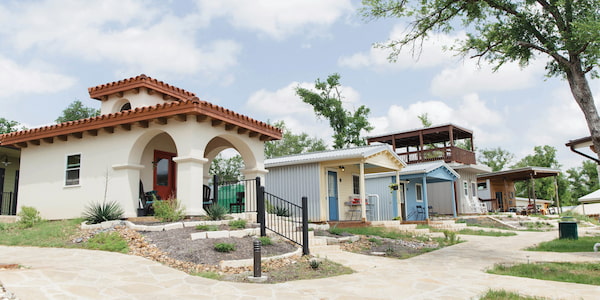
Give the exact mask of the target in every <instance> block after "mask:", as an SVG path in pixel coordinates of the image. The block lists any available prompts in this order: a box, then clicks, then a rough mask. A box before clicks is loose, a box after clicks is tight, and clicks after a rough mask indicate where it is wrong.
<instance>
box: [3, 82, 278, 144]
mask: <svg viewBox="0 0 600 300" xmlns="http://www.w3.org/2000/svg"><path fill="white" fill-rule="evenodd" d="M132 82H135V83H136V84H137V85H138V86H147V85H148V84H152V86H153V87H152V88H156V86H158V85H160V86H162V87H163V90H169V91H170V92H169V95H171V96H173V95H174V94H177V95H179V97H178V99H181V98H182V97H183V96H190V99H185V100H184V99H181V101H172V102H166V103H163V104H158V105H154V106H146V107H138V108H135V109H132V110H128V111H123V112H118V113H112V114H106V115H100V116H97V117H93V118H87V119H81V120H77V121H70V122H65V123H61V124H56V125H50V126H44V127H40V128H34V129H29V130H24V131H17V132H11V133H7V134H3V135H0V144H1V145H3V146H10V145H12V146H17V147H27V142H31V143H33V144H35V145H39V144H40V140H42V139H43V140H46V141H49V142H52V141H53V138H55V137H58V138H61V139H63V140H65V139H66V136H68V135H71V134H72V135H76V136H78V137H79V138H81V136H82V134H83V132H90V133H96V134H97V130H98V129H103V128H105V129H113V130H114V127H117V126H122V127H123V128H130V126H131V125H133V124H140V125H141V126H144V127H147V126H148V124H149V122H150V121H153V120H158V121H161V122H162V123H164V122H167V119H168V118H170V117H177V118H178V119H179V120H187V121H189V117H190V116H195V120H194V122H196V121H197V122H212V126H218V125H220V124H219V123H224V124H225V129H226V130H234V129H237V132H238V134H248V135H249V136H250V137H255V136H256V137H258V138H260V139H261V140H264V141H266V140H278V139H281V130H280V129H278V128H276V127H274V126H271V125H269V124H266V123H264V122H260V121H257V120H254V119H252V118H250V117H248V116H245V115H241V114H238V113H236V112H233V111H231V110H229V109H226V108H223V107H220V106H217V105H214V104H212V103H209V102H206V101H202V100H200V99H198V98H197V97H195V96H193V95H194V94H192V93H189V92H186V91H184V90H182V89H179V88H176V87H173V86H170V85H168V84H165V83H163V82H160V81H157V80H155V79H151V78H149V77H146V76H145V75H140V76H137V77H135V78H130V79H126V80H122V81H118V82H116V83H111V84H107V85H100V86H97V87H94V88H90V96H91V95H96V96H98V97H101V96H102V95H107V94H109V93H114V92H115V91H116V92H119V91H125V90H127V89H132V88H136V86H135V85H133V84H132ZM140 84H142V85H140ZM124 86H127V87H128V88H127V89H125V88H124ZM96 93H97V94H96ZM164 93H167V92H164ZM184 116H185V117H184ZM110 132H112V130H110Z"/></svg>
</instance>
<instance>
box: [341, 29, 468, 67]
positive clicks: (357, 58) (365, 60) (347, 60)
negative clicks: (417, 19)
mask: <svg viewBox="0 0 600 300" xmlns="http://www.w3.org/2000/svg"><path fill="white" fill-rule="evenodd" d="M405 34H406V29H405V27H404V26H402V25H396V26H394V28H393V30H392V31H391V32H390V37H389V39H388V40H389V41H393V40H399V39H401V38H402V37H403V36H404V35H405ZM463 37H464V33H462V32H459V33H457V34H456V35H446V34H432V35H431V36H430V37H429V38H428V39H427V40H424V41H423V43H422V44H420V43H417V44H415V45H414V47H412V46H411V45H407V46H405V47H404V48H403V49H402V51H401V52H400V54H399V55H398V57H397V60H396V61H395V62H390V61H388V56H389V54H390V53H391V51H390V50H389V49H386V48H378V47H376V46H372V47H371V48H370V49H369V51H368V52H359V53H355V54H352V55H349V56H343V57H340V58H339V60H338V65H340V66H343V67H349V68H353V69H360V68H373V69H376V70H405V69H419V68H430V67H435V66H439V65H444V64H448V63H450V62H453V61H456V60H457V58H456V57H455V53H453V52H451V51H446V50H444V47H445V46H451V45H452V44H454V43H455V41H456V40H457V39H460V38H463Z"/></svg>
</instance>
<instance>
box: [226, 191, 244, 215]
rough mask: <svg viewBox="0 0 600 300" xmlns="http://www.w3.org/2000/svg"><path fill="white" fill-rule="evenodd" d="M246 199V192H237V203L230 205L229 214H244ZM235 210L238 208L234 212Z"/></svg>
mask: <svg viewBox="0 0 600 300" xmlns="http://www.w3.org/2000/svg"><path fill="white" fill-rule="evenodd" d="M244 197H245V193H244V192H237V193H236V195H235V202H233V203H229V212H231V213H234V212H238V213H241V212H244ZM234 208H236V209H235V210H234Z"/></svg>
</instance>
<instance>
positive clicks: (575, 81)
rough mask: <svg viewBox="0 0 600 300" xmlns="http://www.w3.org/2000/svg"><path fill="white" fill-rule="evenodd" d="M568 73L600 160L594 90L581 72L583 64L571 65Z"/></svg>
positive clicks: (599, 126)
mask: <svg viewBox="0 0 600 300" xmlns="http://www.w3.org/2000/svg"><path fill="white" fill-rule="evenodd" d="M566 73H567V80H568V82H569V86H570V87H571V93H572V94H573V97H574V98H575V101H576V102H577V104H579V107H580V108H581V110H582V111H583V115H584V116H585V120H586V121H587V125H588V128H589V130H590V134H591V136H592V143H593V144H594V148H595V149H596V155H597V156H598V158H599V159H600V117H599V116H598V110H597V109H596V104H595V103H594V96H593V95H592V90H591V89H590V85H589V83H588V81H587V78H586V77H585V73H584V72H583V71H582V70H581V64H571V65H570V66H569V69H568V70H567V72H566Z"/></svg>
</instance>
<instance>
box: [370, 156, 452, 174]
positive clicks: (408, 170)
mask: <svg viewBox="0 0 600 300" xmlns="http://www.w3.org/2000/svg"><path fill="white" fill-rule="evenodd" d="M441 167H444V168H446V169H448V171H449V172H450V173H452V174H453V175H454V176H456V178H460V175H459V174H458V173H456V171H454V170H453V169H452V168H451V167H450V166H449V165H448V164H447V163H445V162H444V161H443V160H436V161H428V162H424V163H417V164H410V165H407V166H406V167H404V168H403V169H402V171H400V176H402V175H411V174H426V173H429V172H431V171H433V170H435V169H437V168H441ZM394 174H395V173H394V172H385V173H377V174H367V175H365V176H366V177H367V178H377V177H386V176H393V175H394Z"/></svg>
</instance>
